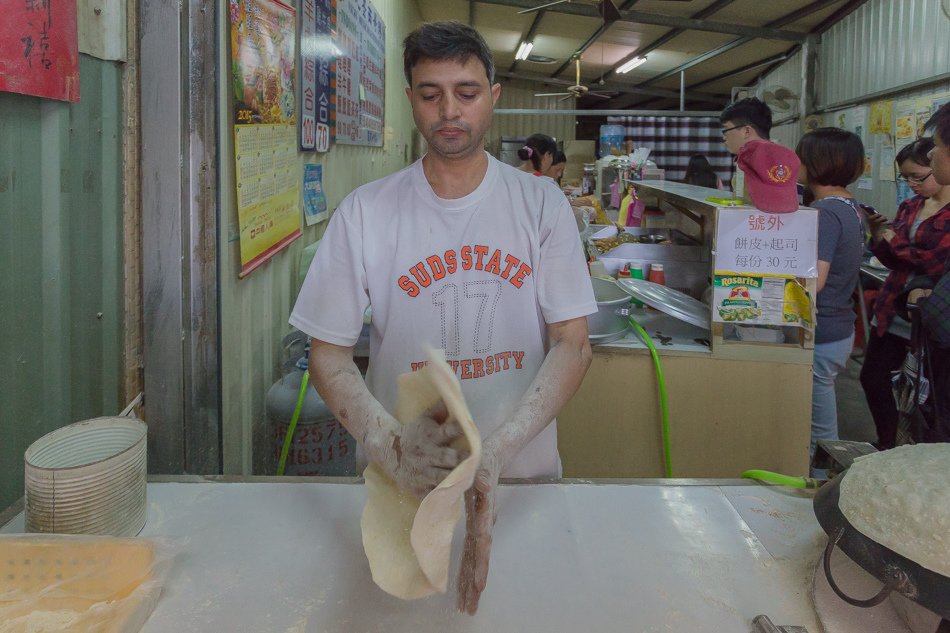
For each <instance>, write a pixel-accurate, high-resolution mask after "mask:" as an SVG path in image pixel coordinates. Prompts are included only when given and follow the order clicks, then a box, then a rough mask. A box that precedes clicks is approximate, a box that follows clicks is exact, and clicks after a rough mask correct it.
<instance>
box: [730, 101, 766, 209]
mask: <svg viewBox="0 0 950 633" xmlns="http://www.w3.org/2000/svg"><path fill="white" fill-rule="evenodd" d="M719 123H720V124H721V126H722V130H721V131H722V142H723V143H725V145H726V149H727V150H729V153H730V154H732V155H733V156H738V155H739V150H740V149H742V146H743V145H745V144H746V143H748V142H749V141H768V140H770V139H769V134H771V132H772V111H771V110H770V109H769V107H768V106H767V105H765V103H764V102H762V101H760V100H759V99H756V98H755V97H750V98H748V99H741V100H740V101H736V102H735V103H733V104H732V105H730V106H729V107H727V108H726V109H725V110H723V111H722V113H721V114H720V115H719ZM732 193H733V196H734V197H735V198H737V199H739V200H745V199H746V194H745V177H744V174H743V173H742V170H741V169H736V170H735V171H734V174H733V177H732Z"/></svg>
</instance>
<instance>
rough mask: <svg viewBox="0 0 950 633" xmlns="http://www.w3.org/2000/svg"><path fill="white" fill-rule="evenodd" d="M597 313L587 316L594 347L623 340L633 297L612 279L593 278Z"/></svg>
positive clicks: (588, 330)
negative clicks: (628, 310)
mask: <svg viewBox="0 0 950 633" xmlns="http://www.w3.org/2000/svg"><path fill="white" fill-rule="evenodd" d="M590 281H591V284H592V285H593V287H594V299H595V300H596V301H597V312H595V313H594V314H590V315H588V316H587V333H588V337H589V339H590V342H591V343H592V344H594V345H597V344H600V343H609V342H610V341H615V340H617V339H621V338H623V337H624V336H625V335H626V333H627V314H626V311H625V310H624V309H625V308H628V307H629V306H630V301H631V299H632V297H631V296H630V295H629V294H627V293H626V292H624V291H623V290H622V289H621V288H620V287H619V286H618V285H617V284H616V282H614V281H612V280H610V279H600V278H598V277H591V279H590Z"/></svg>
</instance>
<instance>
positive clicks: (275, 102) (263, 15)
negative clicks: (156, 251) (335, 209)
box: [229, 0, 301, 277]
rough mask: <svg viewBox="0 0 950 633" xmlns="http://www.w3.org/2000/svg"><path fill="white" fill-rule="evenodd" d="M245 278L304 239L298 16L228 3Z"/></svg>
mask: <svg viewBox="0 0 950 633" xmlns="http://www.w3.org/2000/svg"><path fill="white" fill-rule="evenodd" d="M229 19H230V24H231V81H232V82H233V83H232V85H233V91H234V117H235V124H234V160H235V181H236V185H237V192H236V193H237V211H238V224H239V229H240V240H241V270H240V273H239V275H240V276H241V277H243V276H245V275H247V274H249V273H250V272H251V271H252V270H254V269H255V268H257V267H258V266H260V265H261V264H262V263H264V262H265V261H267V260H268V259H270V258H271V257H272V256H273V255H274V254H275V253H277V252H278V251H280V250H281V249H282V248H283V247H285V246H287V245H288V244H290V243H291V242H292V241H294V240H295V239H297V238H298V237H300V235H301V231H300V205H299V196H300V164H299V160H298V158H297V142H296V138H297V125H296V105H295V100H294V97H295V92H294V55H295V54H296V45H295V41H294V40H295V38H294V34H295V30H296V25H295V12H294V10H293V9H292V8H290V7H288V6H287V5H285V4H283V3H281V2H278V1H277V0H229Z"/></svg>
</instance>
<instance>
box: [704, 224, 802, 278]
mask: <svg viewBox="0 0 950 633" xmlns="http://www.w3.org/2000/svg"><path fill="white" fill-rule="evenodd" d="M714 268H715V271H716V273H717V274H719V273H727V272H733V273H745V272H748V273H760V274H767V275H782V276H787V277H817V276H818V210H817V209H799V210H798V211H795V212H793V213H781V214H775V213H763V212H762V211H757V210H755V209H749V208H747V207H746V208H737V209H719V217H718V221H717V223H716V253H715V266H714Z"/></svg>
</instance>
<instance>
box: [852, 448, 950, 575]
mask: <svg viewBox="0 0 950 633" xmlns="http://www.w3.org/2000/svg"><path fill="white" fill-rule="evenodd" d="M838 505H839V506H840V508H841V512H842V513H843V514H844V516H845V518H847V519H848V521H849V522H850V523H851V525H853V526H854V527H855V528H856V529H857V530H858V531H859V532H861V533H862V534H864V535H865V536H867V537H869V538H871V539H873V540H874V541H876V542H878V543H880V544H881V545H883V546H885V547H887V548H888V549H891V550H893V551H894V552H897V553H898V554H900V555H901V556H904V557H905V558H909V559H910V560H912V561H914V562H915V563H917V564H918V565H921V566H923V567H926V568H927V569H930V570H931V571H935V572H937V573H940V574H943V575H944V576H950V444H915V445H911V446H899V447H897V448H894V449H891V450H889V451H883V452H881V453H872V454H870V455H865V456H863V457H859V458H858V459H856V460H855V461H854V464H853V465H852V466H851V468H849V469H848V471H847V473H845V475H844V479H843V480H842V481H841V495H840V498H839V501H838Z"/></svg>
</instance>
